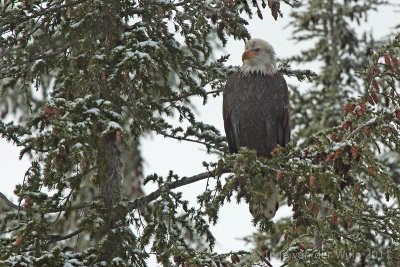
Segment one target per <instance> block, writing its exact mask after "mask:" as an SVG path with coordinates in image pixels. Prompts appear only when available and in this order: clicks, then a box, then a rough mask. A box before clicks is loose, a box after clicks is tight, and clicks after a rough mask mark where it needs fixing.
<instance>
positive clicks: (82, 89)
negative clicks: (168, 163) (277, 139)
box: [0, 0, 400, 266]
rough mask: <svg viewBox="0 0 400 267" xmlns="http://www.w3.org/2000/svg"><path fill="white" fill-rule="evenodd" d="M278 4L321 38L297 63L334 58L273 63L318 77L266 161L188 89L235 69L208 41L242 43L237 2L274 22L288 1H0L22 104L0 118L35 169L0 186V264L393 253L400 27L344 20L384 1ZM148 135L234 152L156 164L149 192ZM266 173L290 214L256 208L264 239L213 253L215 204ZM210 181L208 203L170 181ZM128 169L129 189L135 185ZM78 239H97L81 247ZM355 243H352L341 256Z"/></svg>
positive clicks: (251, 193) (360, 259) (390, 259)
mask: <svg viewBox="0 0 400 267" xmlns="http://www.w3.org/2000/svg"><path fill="white" fill-rule="evenodd" d="M282 2H285V3H286V4H289V5H291V6H292V8H293V11H294V13H293V14H292V18H293V20H294V24H295V25H296V28H297V30H296V31H297V32H298V33H299V35H298V36H297V38H300V39H302V38H310V37H316V38H319V40H318V42H317V44H316V46H315V48H313V49H312V50H310V51H307V52H305V53H303V55H300V56H298V57H295V58H291V59H289V63H290V62H291V61H298V62H305V61H312V60H320V61H321V62H322V66H323V67H322V70H321V72H320V73H318V75H315V74H314V73H312V72H310V71H293V70H291V69H290V65H288V64H286V63H283V64H281V65H280V67H281V71H282V72H284V73H285V74H286V75H294V76H296V77H297V78H298V79H300V80H302V81H305V79H306V78H307V79H308V80H309V81H312V83H313V85H314V87H315V89H311V90H309V91H308V92H305V93H302V94H300V93H298V90H294V91H293V92H294V93H293V94H292V102H293V103H292V105H293V114H294V115H293V119H292V121H293V122H294V123H295V124H296V125H297V126H298V127H297V128H296V129H294V133H295V138H294V139H295V140H293V141H292V142H291V143H290V144H289V145H288V146H287V147H286V148H277V149H276V150H274V153H273V154H274V155H273V158H272V159H270V160H268V161H263V160H262V159H258V158H257V157H256V154H255V152H254V151H251V150H248V149H242V150H241V151H240V153H238V154H237V155H228V154H226V153H225V152H226V143H225V139H224V137H223V135H222V134H221V133H220V132H219V131H218V130H217V129H216V128H215V127H214V126H212V125H207V124H205V123H203V122H201V121H199V120H198V119H197V118H196V116H195V114H194V112H193V106H192V105H191V103H190V100H191V98H192V97H193V96H200V97H202V98H203V100H204V104H206V103H207V98H208V97H209V96H210V95H218V94H219V93H220V92H221V90H222V88H223V85H224V81H225V80H226V76H227V73H228V72H229V71H230V70H231V68H230V67H227V66H225V65H224V63H225V62H226V59H227V56H224V57H221V58H218V59H214V58H213V57H212V53H213V48H214V47H215V40H214V39H215V38H217V39H218V42H217V43H221V44H222V45H225V44H226V40H227V37H228V36H233V37H234V38H237V39H241V40H244V41H245V40H247V39H248V38H249V37H250V35H249V33H248V32H247V30H246V28H245V26H246V21H245V20H244V19H243V18H242V17H241V15H242V14H245V13H247V14H248V15H250V17H251V16H252V15H253V13H254V14H256V15H258V16H259V17H261V18H262V17H263V14H266V13H267V11H268V12H271V15H272V16H273V17H274V19H278V18H279V16H281V15H282V14H281V12H280V9H279V1H277V0H270V1H262V2H261V3H257V2H256V1H253V2H251V3H250V2H247V1H229V0H224V1H194V0H187V1H186V0H183V1H152V0H151V1H138V2H135V1H134V2H131V1H108V2H107V1H106V2H103V1H91V0H76V1H66V2H62V1H48V2H37V1H24V2H16V3H14V2H4V3H3V6H2V10H1V20H0V29H1V35H0V44H1V46H0V54H1V59H0V66H1V68H0V84H1V92H2V98H1V102H3V103H4V102H5V101H7V103H8V106H4V108H3V109H2V112H6V111H7V112H8V111H9V110H12V109H14V110H20V111H21V112H23V114H24V116H23V117H21V118H20V121H19V122H12V123H5V122H4V121H1V122H0V134H1V136H2V137H3V138H6V139H7V140H10V141H13V142H14V143H15V144H16V145H17V146H18V147H20V148H21V156H31V157H32V165H31V167H30V168H29V169H28V170H27V171H26V174H25V177H24V181H23V183H22V184H20V185H18V186H17V187H16V190H15V194H16V195H17V196H18V198H19V203H18V204H14V203H11V202H9V201H8V200H7V199H5V198H4V196H3V195H1V197H2V199H3V200H5V203H6V205H7V206H8V210H7V211H5V212H3V213H2V214H0V219H1V221H0V230H1V231H0V233H1V239H0V264H1V265H6V266H147V263H146V260H147V259H148V257H149V256H150V254H154V255H155V256H156V259H157V261H158V262H159V263H160V264H162V265H163V266H233V265H235V264H236V265H238V266H252V265H254V264H258V265H260V266H271V264H270V263H269V259H268V255H269V253H270V252H274V253H278V252H280V253H285V254H284V255H285V256H287V257H285V258H284V259H283V260H284V261H285V264H286V265H295V264H302V265H335V264H337V263H338V262H343V264H344V265H352V264H358V265H362V266H365V265H367V264H368V265H369V264H373V263H377V264H381V263H382V262H385V263H386V264H387V265H394V264H395V263H396V262H397V261H398V258H397V257H398V256H397V255H399V254H400V253H399V248H398V244H399V242H400V232H399V231H400V230H399V228H398V225H399V223H400V214H399V208H398V199H399V186H398V177H397V176H396V175H395V172H393V171H392V170H394V169H395V168H396V165H393V164H395V163H393V161H392V160H391V158H390V157H386V158H385V157H383V156H382V155H383V154H386V155H388V154H387V152H389V151H392V152H393V153H398V151H399V130H400V129H399V119H400V108H399V104H400V103H399V98H398V95H397V91H396V88H397V87H398V80H399V76H400V69H399V63H398V54H399V50H400V36H399V35H395V38H392V39H391V40H390V41H389V42H388V43H387V44H385V45H382V46H381V47H379V48H378V47H375V46H374V44H375V43H374V42H372V41H371V40H370V39H368V38H367V37H366V36H365V38H359V37H358V36H356V34H355V32H354V29H352V28H351V25H350V24H351V23H349V21H351V20H357V19H359V16H360V15H361V16H364V15H365V14H366V12H368V10H370V9H371V8H375V7H378V6H379V4H381V1H373V0H370V1H366V4H365V5H360V4H359V3H357V1H355V0H354V1H350V0H349V1H334V0H324V1H313V0H310V1H305V2H304V3H302V4H300V2H299V1H288V0H287V1H282ZM301 5H302V7H299V6H301ZM284 19H286V17H285V18H284ZM350 89H352V90H350ZM35 90H36V91H39V92H43V93H42V95H43V97H39V98H38V97H37V94H35V93H34V92H35ZM14 96H16V98H14ZM7 99H8V100H7ZM9 100H12V101H9ZM315 103H318V104H319V108H320V111H319V112H313V111H312V110H313V109H312V108H311V107H312V106H313V105H314V106H315ZM308 110H311V111H310V114H304V112H308ZM296 114H297V115H296ZM300 115H303V116H300ZM321 115H322V117H321ZM171 116H176V117H177V118H178V119H179V123H177V124H172V123H170V122H169V120H168V119H169V117H171ZM148 132H153V133H156V134H159V135H162V136H165V137H168V138H174V139H178V140H182V141H187V142H195V143H200V144H203V145H204V146H205V147H206V148H207V150H208V151H209V152H218V153H221V154H223V156H222V157H221V159H220V160H219V161H217V162H212V163H206V162H204V166H205V172H204V173H200V174H194V175H193V176H191V177H180V176H179V175H178V174H176V173H174V172H173V171H170V173H168V174H167V175H165V176H161V174H154V175H151V176H148V177H147V178H146V179H145V181H144V182H145V183H155V184H157V185H158V189H157V190H156V191H154V192H152V193H150V194H148V195H143V196H141V197H139V195H141V192H140V183H139V181H140V178H141V176H142V173H141V167H140V166H141V163H140V162H141V157H140V151H138V149H137V147H138V146H137V142H138V138H139V137H140V136H142V135H143V134H146V133H148ZM378 152H380V154H379V153H378ZM133 159H134V160H133ZM132 162H133V163H132ZM130 164H132V165H133V166H130ZM266 177H269V178H271V177H273V179H275V180H276V182H277V183H278V184H279V187H280V190H281V196H282V201H285V202H287V203H288V204H289V205H290V206H291V207H292V208H293V211H294V214H293V216H292V218H287V219H283V220H280V221H278V222H277V223H276V224H273V223H272V222H270V221H266V220H265V219H263V218H262V217H257V216H255V218H254V223H255V224H257V225H258V227H259V229H260V230H261V231H260V233H259V234H257V235H255V241H257V242H256V244H257V245H258V247H257V248H256V249H255V250H254V251H251V250H249V251H245V250H243V251H238V252H228V253H226V254H217V253H215V252H214V244H215V239H214V237H213V235H212V233H211V232H210V228H209V226H210V224H212V223H216V221H217V219H218V211H219V208H220V207H221V206H222V205H223V204H224V203H225V202H226V201H230V200H231V199H232V198H233V197H235V198H236V199H237V201H241V200H244V201H246V202H248V201H250V200H251V199H252V198H253V201H254V198H255V196H258V195H260V194H266V192H262V191H260V189H259V187H258V186H257V184H258V183H262V181H263V179H265V178H266ZM396 177H397V178H396ZM204 179H213V180H215V183H211V184H210V186H209V187H208V188H207V189H206V190H205V191H204V193H203V194H201V195H199V196H198V202H199V205H197V206H194V205H193V204H192V203H189V202H188V201H186V200H185V199H183V198H182V193H181V192H180V190H179V189H178V190H176V189H177V188H180V187H182V186H184V185H186V184H189V183H195V182H197V181H200V180H204ZM129 180H130V181H134V182H133V186H134V189H135V190H133V191H134V192H130V193H126V192H125V193H124V192H123V191H124V190H126V183H127V182H128V181H129ZM122 181H124V184H122ZM88 191H90V192H88ZM65 222H73V223H69V224H68V225H67V226H66V225H65ZM77 237H81V238H85V240H87V241H88V242H85V243H84V244H81V245H79V246H78V245H75V246H74V244H76V240H77V239H78V240H79V238H77ZM71 240H72V241H73V242H71ZM193 240H197V241H199V243H201V244H202V245H201V246H200V249H199V248H194V246H193ZM349 251H351V252H353V253H358V254H357V257H355V258H351V257H343V256H342V255H343V253H347V252H349ZM371 251H379V252H384V253H386V254H385V258H382V257H374V256H370V255H366V253H369V252H371ZM304 255H305V256H304ZM381 255H382V254H380V255H379V256H381ZM303 256H304V257H303Z"/></svg>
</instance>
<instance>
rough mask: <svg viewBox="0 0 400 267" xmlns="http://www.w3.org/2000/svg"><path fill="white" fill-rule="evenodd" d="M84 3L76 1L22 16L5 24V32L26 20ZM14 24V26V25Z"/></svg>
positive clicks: (80, 0)
mask: <svg viewBox="0 0 400 267" xmlns="http://www.w3.org/2000/svg"><path fill="white" fill-rule="evenodd" d="M86 1H87V0H77V1H75V2H70V3H66V4H64V5H59V6H52V7H49V8H47V9H45V10H42V11H39V12H37V13H34V14H32V15H30V16H26V17H22V16H21V17H19V18H17V19H15V20H14V21H10V22H7V23H8V27H7V28H5V30H9V29H10V28H11V26H14V27H16V26H18V25H19V24H21V23H24V22H25V21H28V20H30V19H34V18H36V17H39V16H42V15H46V14H47V13H51V12H54V11H57V10H59V9H62V8H64V7H72V6H76V5H79V4H81V3H83V2H86ZM14 23H15V24H14Z"/></svg>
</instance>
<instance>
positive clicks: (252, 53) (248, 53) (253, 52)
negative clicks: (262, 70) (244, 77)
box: [242, 50, 257, 61]
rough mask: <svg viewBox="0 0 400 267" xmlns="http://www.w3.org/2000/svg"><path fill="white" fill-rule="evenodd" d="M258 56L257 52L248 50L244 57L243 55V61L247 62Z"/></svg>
mask: <svg viewBox="0 0 400 267" xmlns="http://www.w3.org/2000/svg"><path fill="white" fill-rule="evenodd" d="M255 56H257V52H256V51H254V50H246V51H244V53H243V55H242V61H245V60H246V59H249V58H252V57H255Z"/></svg>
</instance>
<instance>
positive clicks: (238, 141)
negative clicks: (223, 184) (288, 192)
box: [223, 38, 290, 219]
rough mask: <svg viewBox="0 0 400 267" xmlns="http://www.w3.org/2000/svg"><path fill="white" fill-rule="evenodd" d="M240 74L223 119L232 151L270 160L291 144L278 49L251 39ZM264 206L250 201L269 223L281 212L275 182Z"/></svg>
mask: <svg viewBox="0 0 400 267" xmlns="http://www.w3.org/2000/svg"><path fill="white" fill-rule="evenodd" d="M242 61H243V66H242V69H241V71H240V72H236V73H233V74H232V75H231V76H230V77H229V78H228V81H227V82H226V85H225V90H224V93H223V117H224V126H225V132H226V137H227V140H228V145H229V151H230V152H231V153H237V152H238V150H239V149H240V148H241V147H247V148H250V149H255V150H256V152H257V156H260V157H270V153H271V151H272V150H273V149H274V148H275V147H276V146H277V145H280V146H285V145H286V144H287V143H288V142H289V140H290V123H289V91H288V87H287V84H286V81H285V79H284V78H283V75H282V74H280V73H279V72H278V71H277V68H276V59H275V51H274V48H273V47H272V46H271V45H270V44H269V43H268V42H266V41H264V40H262V39H256V38H253V39H250V40H249V41H248V42H247V43H246V45H245V51H244V53H243V55H242ZM265 186H266V187H267V189H268V190H267V191H268V192H266V193H265V198H264V199H263V201H262V203H257V204H254V202H253V203H252V202H251V201H250V203H249V207H250V211H251V212H252V214H253V215H254V212H260V210H261V213H262V214H263V215H264V216H265V217H266V218H268V219H271V218H273V217H274V215H275V213H276V210H277V209H278V202H277V197H278V190H277V187H276V185H275V183H274V182H273V180H272V179H270V180H267V181H266V183H265Z"/></svg>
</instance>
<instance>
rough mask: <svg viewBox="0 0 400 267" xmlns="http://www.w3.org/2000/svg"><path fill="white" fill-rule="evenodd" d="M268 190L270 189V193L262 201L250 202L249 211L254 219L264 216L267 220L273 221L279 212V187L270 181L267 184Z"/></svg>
mask: <svg viewBox="0 0 400 267" xmlns="http://www.w3.org/2000/svg"><path fill="white" fill-rule="evenodd" d="M266 188H268V189H269V190H268V191H269V192H267V193H266V194H265V197H264V198H263V199H262V201H250V203H249V209H250V213H251V214H252V215H253V216H254V217H257V215H260V214H263V215H264V217H265V218H267V219H272V218H273V217H274V216H275V213H276V211H277V205H278V187H277V186H276V184H275V183H274V182H272V181H268V182H267V183H266Z"/></svg>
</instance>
